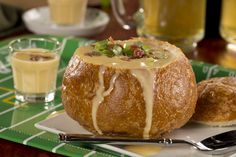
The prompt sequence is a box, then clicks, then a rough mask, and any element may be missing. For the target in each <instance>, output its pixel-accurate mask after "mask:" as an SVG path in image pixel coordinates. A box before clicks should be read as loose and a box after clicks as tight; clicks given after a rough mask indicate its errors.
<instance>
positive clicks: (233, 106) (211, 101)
mask: <svg viewBox="0 0 236 157" xmlns="http://www.w3.org/2000/svg"><path fill="white" fill-rule="evenodd" d="M193 121H195V122H198V123H202V124H207V125H212V126H229V125H233V124H236V78H235V77H220V78H212V79H209V80H204V81H202V82H200V83H199V84H198V100H197V107H196V112H195V114H194V116H193Z"/></svg>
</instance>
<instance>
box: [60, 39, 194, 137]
mask: <svg viewBox="0 0 236 157" xmlns="http://www.w3.org/2000/svg"><path fill="white" fill-rule="evenodd" d="M108 43H109V46H108V48H110V47H116V46H117V45H118V46H120V47H122V48H124V47H126V46H127V45H130V47H131V49H132V50H133V52H132V53H133V54H136V56H130V57H127V56H125V55H124V54H119V55H113V56H107V55H103V54H102V55H101V54H98V53H97V52H96V51H97V50H95V48H96V46H94V45H90V46H85V47H80V48H78V49H77V50H76V52H75V54H74V56H73V57H72V59H71V60H70V62H69V65H68V67H67V69H66V72H65V74H64V79H63V85H62V102H63V105H64V108H65V111H66V112H67V114H68V115H69V116H70V117H72V118H73V119H74V120H76V121H78V122H79V123H80V124H81V125H82V126H84V127H85V128H86V129H88V130H90V131H92V132H94V133H97V134H105V135H120V136H136V137H145V138H146V137H154V136H155V137H157V136H160V135H161V134H163V133H166V132H169V131H171V130H173V129H175V128H179V127H181V126H183V125H184V124H185V123H186V122H187V121H188V120H189V119H190V117H191V116H192V115H193V113H194V110H195V106H196V101H197V87H196V82H195V76H194V73H193V70H192V67H191V65H190V64H189V62H188V59H187V58H186V57H185V55H184V54H183V53H182V51H181V50H180V49H179V48H177V47H175V46H173V45H170V44H169V43H167V42H161V41H156V40H152V39H145V38H133V39H130V40H126V41H113V40H109V41H108ZM140 44H141V45H144V46H139V45H140ZM101 45H102V44H101ZM114 45H115V46H114ZM117 49H119V48H117ZM143 49H148V50H145V54H143V53H142V52H140V51H139V50H142V51H144V50H143ZM102 52H103V51H102ZM122 52H123V50H122ZM147 52H148V55H147ZM105 53H106V51H105ZM127 54H128V53H127ZM127 54H126V55H127Z"/></svg>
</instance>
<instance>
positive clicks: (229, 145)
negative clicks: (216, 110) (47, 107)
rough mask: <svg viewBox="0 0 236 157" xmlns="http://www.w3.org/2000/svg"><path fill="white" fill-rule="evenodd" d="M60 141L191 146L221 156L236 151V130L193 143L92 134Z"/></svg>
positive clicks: (66, 137) (60, 136) (73, 136)
mask: <svg viewBox="0 0 236 157" xmlns="http://www.w3.org/2000/svg"><path fill="white" fill-rule="evenodd" d="M59 140H60V141H62V142H71V141H81V142H102V143H104V142H105V143H108V144H109V143H111V142H119V144H120V142H123V144H138V143H152V144H153V143H156V144H162V145H172V144H189V145H192V146H194V147H195V148H196V149H197V150H199V151H202V152H203V153H206V154H212V155H220V154H225V153H228V152H232V151H236V130H231V131H228V132H224V133H221V134H218V135H215V136H211V137H208V138H206V139H204V140H202V141H200V142H192V141H186V140H181V139H166V138H162V139H155V138H149V139H142V138H132V137H118V136H97V135H92V134H62V133H61V134H59Z"/></svg>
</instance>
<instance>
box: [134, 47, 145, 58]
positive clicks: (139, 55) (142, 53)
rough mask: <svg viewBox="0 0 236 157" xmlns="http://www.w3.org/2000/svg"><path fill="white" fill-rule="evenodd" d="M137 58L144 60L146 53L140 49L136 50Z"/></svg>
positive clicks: (135, 55)
mask: <svg viewBox="0 0 236 157" xmlns="http://www.w3.org/2000/svg"><path fill="white" fill-rule="evenodd" d="M133 55H134V57H135V58H142V57H143V56H144V55H145V52H144V51H143V50H141V49H140V48H138V49H135V50H134V53H133Z"/></svg>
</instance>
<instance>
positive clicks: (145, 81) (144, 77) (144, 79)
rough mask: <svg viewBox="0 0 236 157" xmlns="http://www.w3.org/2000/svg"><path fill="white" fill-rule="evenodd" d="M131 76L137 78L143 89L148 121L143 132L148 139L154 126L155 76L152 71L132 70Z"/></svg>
mask: <svg viewBox="0 0 236 157" xmlns="http://www.w3.org/2000/svg"><path fill="white" fill-rule="evenodd" d="M131 74H132V75H133V76H135V77H136V78H137V80H138V81H139V82H140V84H141V87H142V89H143V98H144V101H145V108H146V120H145V127H144V131H143V137H144V138H148V137H149V132H150V130H151V126H152V111H153V90H154V89H153V88H154V83H155V81H154V78H155V75H154V73H153V72H152V71H150V70H143V69H141V70H131Z"/></svg>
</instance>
